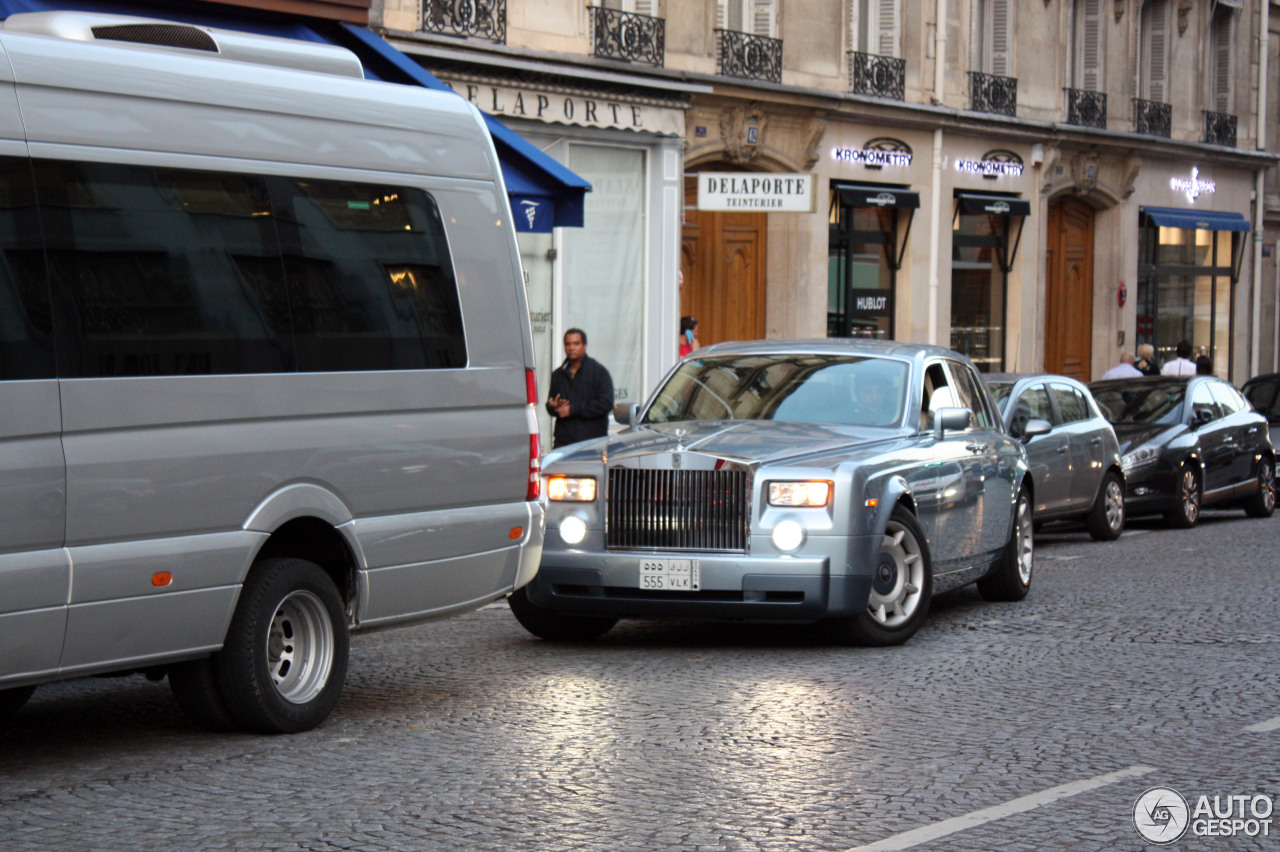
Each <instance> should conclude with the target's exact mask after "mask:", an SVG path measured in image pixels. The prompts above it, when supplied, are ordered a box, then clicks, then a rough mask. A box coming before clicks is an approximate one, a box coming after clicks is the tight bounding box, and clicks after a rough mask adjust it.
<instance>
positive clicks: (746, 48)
mask: <svg viewBox="0 0 1280 852" xmlns="http://www.w3.org/2000/svg"><path fill="white" fill-rule="evenodd" d="M716 44H717V46H718V48H719V56H718V59H717V62H716V73H717V74H722V75H724V76H726V77H745V78H746V79H748V80H768V81H769V82H771V83H781V82H782V39H779V38H768V37H767V36H758V35H752V34H751V33H740V32H737V31H736V30H719V29H718V30H716Z"/></svg>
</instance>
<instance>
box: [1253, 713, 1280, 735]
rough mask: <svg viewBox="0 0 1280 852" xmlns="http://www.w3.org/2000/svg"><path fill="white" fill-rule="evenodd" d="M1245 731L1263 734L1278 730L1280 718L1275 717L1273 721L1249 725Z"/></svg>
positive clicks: (1279, 728)
mask: <svg viewBox="0 0 1280 852" xmlns="http://www.w3.org/2000/svg"><path fill="white" fill-rule="evenodd" d="M1245 730H1246V731H1249V732H1250V733H1254V734H1265V733H1266V732H1267V731H1276V730H1280V716H1277V717H1275V718H1274V719H1268V720H1267V721H1265V722H1259V723H1258V724H1256V725H1250V726H1249V727H1247V728H1245Z"/></svg>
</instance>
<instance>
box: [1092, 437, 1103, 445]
mask: <svg viewBox="0 0 1280 852" xmlns="http://www.w3.org/2000/svg"><path fill="white" fill-rule="evenodd" d="M1089 443H1090V444H1093V445H1094V446H1095V447H1096V446H1098V445H1099V444H1101V443H1102V439H1101V438H1094V439H1093V440H1091V441H1090V442H1089Z"/></svg>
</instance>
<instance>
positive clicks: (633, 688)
mask: <svg viewBox="0 0 1280 852" xmlns="http://www.w3.org/2000/svg"><path fill="white" fill-rule="evenodd" d="M1278 544H1280V520H1265V521H1258V520H1250V519H1246V518H1245V517H1244V515H1243V513H1241V512H1238V511H1232V512H1210V513H1208V514H1207V515H1206V516H1205V518H1204V519H1203V521H1202V523H1201V524H1200V526H1198V527H1196V528H1195V529H1192V530H1188V531H1175V530H1166V529H1162V528H1160V527H1159V526H1158V524H1157V523H1156V522H1155V521H1154V520H1152V521H1147V520H1137V521H1133V522H1132V523H1131V526H1130V530H1129V531H1127V532H1126V533H1125V535H1124V536H1123V537H1122V538H1121V539H1120V540H1119V541H1118V542H1115V543H1113V544H1099V543H1094V542H1093V541H1091V540H1090V539H1089V538H1088V536H1087V535H1086V534H1085V533H1083V532H1082V531H1080V530H1076V529H1064V530H1061V531H1059V530H1058V529H1056V528H1052V527H1050V528H1046V529H1045V530H1043V531H1042V533H1041V534H1039V535H1038V536H1037V545H1038V551H1037V559H1036V576H1035V581H1034V585H1033V587H1032V590H1031V594H1030V596H1029V597H1028V598H1027V600H1025V601H1023V602H1021V603H1017V604H993V603H988V602H985V601H983V600H982V599H981V598H980V597H979V596H978V595H977V593H976V592H975V591H973V590H972V589H966V590H961V591H960V592H958V593H953V594H949V595H944V596H941V597H939V598H938V599H936V600H935V602H934V610H933V613H932V614H931V616H930V619H929V621H928V622H927V623H926V626H925V628H924V629H923V630H922V631H921V632H920V633H919V634H918V635H917V636H916V637H915V638H914V639H913V640H912V641H911V642H909V643H908V644H907V645H905V646H903V647H901V648H895V649H887V650H875V649H850V648H842V647H834V646H830V645H826V644H823V643H822V641H821V640H819V639H818V638H816V636H815V635H814V631H812V630H809V629H805V628H795V627H787V628H777V627H761V626H753V625H715V624H713V625H708V624H690V623H657V622H654V623H640V622H623V623H622V624H620V625H619V626H618V627H616V628H615V629H614V630H613V631H611V632H609V633H608V634H606V635H605V636H604V637H603V638H602V639H601V640H598V641H596V642H594V643H591V644H586V645H579V646H575V645H565V644H554V643H548V642H543V641H540V640H537V639H534V638H532V637H530V636H529V635H527V634H526V633H525V632H524V631H523V630H522V629H521V628H520V626H519V625H518V624H517V623H516V622H515V620H514V619H513V618H512V617H511V615H510V613H509V612H508V611H507V609H506V607H505V605H501V606H496V605H495V606H490V607H487V608H485V609H483V610H481V611H479V612H476V613H473V614H471V615H468V616H465V617H462V618H459V619H455V620H451V621H442V622H437V623H431V624H426V625H420V626H417V627H411V628H407V629H399V630H394V631H388V632H384V633H377V634H372V635H362V636H357V637H356V638H355V639H354V640H353V642H352V653H351V667H350V674H349V676H348V679H347V686H346V690H345V693H344V696H343V699H342V701H341V702H340V703H339V705H338V707H337V709H336V710H335V711H334V713H333V714H332V716H330V718H329V719H328V721H327V722H326V723H325V724H323V725H322V726H321V727H320V728H319V729H317V730H315V731H312V732H310V733H305V734H299V735H295V736H277V737H260V736H248V735H215V734H209V733H205V732H203V731H201V730H200V729H198V728H196V727H195V726H194V725H193V724H191V723H189V722H188V721H187V720H186V718H185V717H183V716H182V715H181V713H180V712H179V710H178V708H177V705H176V703H175V702H174V700H173V698H172V696H171V694H170V692H169V689H168V686H167V684H165V683H163V682H161V683H151V682H148V681H146V680H145V679H143V678H141V677H133V678H128V679H123V680H120V679H115V680H82V681H72V682H66V683H62V684H54V685H50V686H46V687H43V688H41V689H40V690H38V691H37V692H36V695H35V697H34V698H33V699H32V700H31V702H30V703H29V704H28V705H27V707H25V708H24V709H23V710H22V711H20V712H19V713H18V714H17V715H16V716H15V717H13V718H12V719H11V720H10V721H9V722H7V723H4V724H3V726H0V848H4V849H6V850H44V849H59V850H79V849H103V850H105V849H130V850H162V849H183V850H194V849H272V850H301V849H306V850H346V849H352V850H383V849H396V850H427V849H443V850H495V852H496V851H497V850H501V852H512V851H513V850H570V849H572V850H578V849H581V850H609V851H610V852H618V851H619V850H636V852H641V850H665V849H673V850H674V849H678V850H777V851H778V852H781V851H782V850H851V849H856V848H859V847H864V846H871V845H872V844H878V845H875V846H872V848H876V849H890V848H920V849H928V850H939V851H940V852H949V850H970V849H998V850H1050V849H1056V850H1123V849H1140V848H1144V846H1145V842H1144V841H1143V840H1142V838H1141V837H1140V836H1139V835H1138V833H1137V832H1136V830H1135V828H1134V825H1133V807H1134V802H1135V800H1136V799H1137V798H1138V796H1139V795H1140V794H1142V792H1143V791H1144V790H1146V789H1148V788H1151V787H1155V786H1168V787H1171V788H1173V789H1175V790H1177V791H1180V792H1181V793H1182V794H1183V796H1185V797H1186V798H1187V800H1188V801H1189V802H1192V803H1193V806H1194V801H1195V797H1198V796H1200V795H1208V796H1210V797H1212V796H1214V795H1221V796H1229V795H1248V796H1253V795H1254V794H1259V793H1261V794H1267V795H1269V796H1271V797H1273V798H1274V797H1276V796H1277V794H1280V762H1277V760H1276V755H1277V753H1280V724H1277V723H1276V722H1274V720H1275V719H1276V717H1280V700H1278V699H1277V696H1278V695H1280V665H1277V664H1278V663H1280V619H1278V618H1277V613H1280V565H1278V563H1277V559H1276V552H1277V545H1278ZM1269 721H1270V722H1272V724H1270V725H1268V724H1265V723H1267V722H1269ZM1250 727H1253V728H1255V730H1246V729H1247V728H1250ZM959 817H968V819H967V820H966V821H965V822H963V823H957V822H951V823H947V822H945V821H947V820H954V819H955V818H959ZM1277 823H1278V825H1277V826H1276V827H1275V829H1274V832H1273V833H1280V814H1278V815H1277ZM957 828H958V829H959V830H956V829H957ZM907 832H913V833H912V834H906V833H907ZM1172 848H1185V849H1205V850H1236V849H1274V850H1280V837H1276V836H1270V837H1257V838H1249V837H1242V836H1237V837H1193V836H1192V833H1191V832H1188V834H1187V835H1186V836H1185V837H1184V838H1183V840H1182V841H1181V842H1180V843H1179V844H1176V845H1175V846H1173V847H1172Z"/></svg>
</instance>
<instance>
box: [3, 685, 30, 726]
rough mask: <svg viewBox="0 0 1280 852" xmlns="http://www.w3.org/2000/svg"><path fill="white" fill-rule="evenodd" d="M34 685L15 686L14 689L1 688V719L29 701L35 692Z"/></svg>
mask: <svg viewBox="0 0 1280 852" xmlns="http://www.w3.org/2000/svg"><path fill="white" fill-rule="evenodd" d="M35 691H36V688H35V687H34V686H15V687H13V688H12V689H0V719H4V718H7V717H9V716H12V715H13V714H14V713H17V712H18V710H19V709H21V708H22V705H23V704H26V703H27V699H28V698H30V697H31V693H33V692H35Z"/></svg>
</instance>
